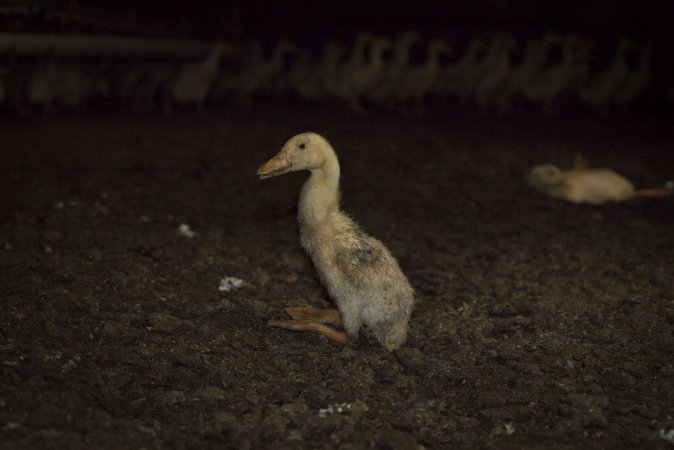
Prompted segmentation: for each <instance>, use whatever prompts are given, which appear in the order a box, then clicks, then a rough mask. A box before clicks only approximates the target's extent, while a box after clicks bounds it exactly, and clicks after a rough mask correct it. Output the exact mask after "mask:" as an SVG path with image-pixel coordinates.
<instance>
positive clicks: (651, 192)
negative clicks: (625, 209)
mask: <svg viewBox="0 0 674 450" xmlns="http://www.w3.org/2000/svg"><path fill="white" fill-rule="evenodd" d="M527 182H528V183H529V185H530V186H531V187H533V188H534V189H536V190H538V191H540V192H542V193H544V194H547V195H549V196H551V197H555V198H559V199H562V200H566V201H569V202H573V203H590V204H593V205H600V204H602V203H606V202H622V201H625V200H631V199H634V198H638V197H668V196H671V195H674V189H669V188H654V189H638V190H636V189H634V185H633V184H632V182H631V181H629V180H628V179H627V178H625V177H623V176H622V175H620V174H618V173H616V172H614V171H613V170H611V169H588V168H587V161H586V160H585V159H584V158H582V157H578V156H577V157H576V160H575V162H574V169H573V170H561V169H560V168H559V167H557V166H555V165H552V164H546V165H543V166H537V167H534V168H533V169H531V171H530V172H529V174H528V175H527Z"/></svg>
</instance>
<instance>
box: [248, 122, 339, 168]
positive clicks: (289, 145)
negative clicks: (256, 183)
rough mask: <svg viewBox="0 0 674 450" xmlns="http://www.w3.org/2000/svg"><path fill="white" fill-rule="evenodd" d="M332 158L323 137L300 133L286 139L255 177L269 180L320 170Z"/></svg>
mask: <svg viewBox="0 0 674 450" xmlns="http://www.w3.org/2000/svg"><path fill="white" fill-rule="evenodd" d="M334 158H335V153H334V150H333V149H332V146H331V145H330V143H328V141H327V140H326V139H325V138H324V137H323V136H321V135H319V134H316V133H311V132H307V133H301V134H298V135H296V136H293V137H292V138H290V139H288V141H287V142H286V143H285V144H284V145H283V147H282V148H281V150H280V151H279V152H278V153H277V154H276V156H274V157H273V158H272V159H270V160H269V161H267V162H266V163H264V164H263V165H262V166H261V167H260V168H259V169H257V176H258V177H260V178H271V177H275V176H277V175H283V174H284V173H288V172H295V171H298V170H315V169H320V168H321V167H323V166H324V165H325V163H326V162H327V161H329V160H333V159H334Z"/></svg>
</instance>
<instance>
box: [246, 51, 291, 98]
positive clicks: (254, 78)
mask: <svg viewBox="0 0 674 450" xmlns="http://www.w3.org/2000/svg"><path fill="white" fill-rule="evenodd" d="M298 51H299V49H298V48H297V47H296V46H295V45H294V44H292V43H290V42H288V41H281V42H280V43H279V44H278V45H277V46H276V48H275V49H274V53H273V54H272V56H271V58H270V59H268V60H265V59H263V57H262V48H261V46H260V43H259V42H257V41H256V42H253V43H252V45H251V55H250V58H249V60H248V61H247V62H246V63H245V64H244V65H243V67H242V68H241V72H240V73H239V79H238V86H237V88H238V96H239V99H238V100H239V103H242V104H245V103H249V102H250V101H251V98H252V96H253V95H254V94H256V93H259V92H260V91H261V90H262V89H263V88H266V87H268V85H269V84H270V83H271V81H272V80H273V79H274V77H276V76H278V75H279V74H280V73H281V71H282V70H283V63H284V60H285V57H286V55H289V54H294V53H297V52H298Z"/></svg>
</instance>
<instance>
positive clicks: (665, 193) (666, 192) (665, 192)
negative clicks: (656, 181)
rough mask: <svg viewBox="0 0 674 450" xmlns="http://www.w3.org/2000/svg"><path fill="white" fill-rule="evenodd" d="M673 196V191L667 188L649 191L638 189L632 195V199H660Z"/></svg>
mask: <svg viewBox="0 0 674 450" xmlns="http://www.w3.org/2000/svg"><path fill="white" fill-rule="evenodd" d="M671 196H674V189H668V188H651V189H638V190H636V191H635V192H634V194H633V195H632V198H633V197H650V198H661V197H671Z"/></svg>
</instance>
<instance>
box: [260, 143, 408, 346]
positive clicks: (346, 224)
mask: <svg viewBox="0 0 674 450" xmlns="http://www.w3.org/2000/svg"><path fill="white" fill-rule="evenodd" d="M297 170H309V171H310V172H311V176H310V177H309V179H308V180H307V181H306V183H305V184H304V186H303V187H302V192H301V194H300V200H299V207H298V220H299V223H300V241H301V245H302V247H303V248H304V250H305V251H306V252H307V253H308V254H309V256H310V258H311V260H312V262H313V263H314V266H315V267H316V271H317V272H318V274H319V276H320V279H321V281H322V282H323V283H324V285H325V287H326V289H327V291H328V293H329V294H330V296H331V297H332V299H333V300H334V301H335V303H336V305H337V308H338V310H339V319H340V320H339V323H340V324H341V325H342V326H343V328H344V330H345V331H346V335H343V334H340V333H336V332H334V330H332V329H327V330H326V329H325V328H327V327H320V326H317V322H320V320H318V319H316V318H315V316H314V318H313V319H312V318H310V320H307V318H308V317H309V316H311V313H307V309H305V310H303V311H302V314H297V315H296V314H293V312H292V311H293V308H288V312H289V313H290V314H291V315H293V317H294V318H295V320H290V321H273V322H272V325H276V326H281V327H283V328H288V329H293V330H300V331H315V332H319V333H321V334H324V335H326V336H327V337H329V338H331V339H334V340H336V341H339V342H343V343H348V342H349V341H351V340H353V339H355V338H357V336H358V333H359V330H360V329H361V328H365V329H366V331H367V332H369V333H370V334H371V335H372V336H374V337H376V338H377V339H378V340H379V341H380V342H381V343H382V345H383V346H384V347H385V348H386V349H387V350H393V349H396V348H398V347H400V346H401V345H402V344H403V343H404V342H405V340H406V338H407V331H408V322H409V318H410V315H411V313H412V307H413V304H414V295H413V290H412V287H411V286H410V284H409V282H408V280H407V278H406V277H405V275H404V274H403V273H402V271H401V270H400V267H399V266H398V263H397V261H396V260H395V258H394V257H393V256H392V255H391V253H390V252H389V251H388V249H387V248H386V247H385V246H384V244H382V243H381V242H380V241H379V240H377V239H375V238H374V237H372V236H370V235H368V234H366V233H365V232H364V231H363V230H362V229H361V228H360V227H359V226H358V225H357V224H356V222H355V221H353V220H352V219H351V218H350V217H348V216H347V215H346V214H344V213H343V212H342V211H341V210H340V209H339V174H340V170H339V163H338V161H337V156H336V155H335V153H334V150H333V149H332V147H331V146H330V144H329V143H328V142H327V141H326V140H325V139H324V138H323V137H321V136H319V135H318V134H315V133H303V134H299V135H297V136H295V137H293V138H292V139H290V140H289V141H288V142H286V144H285V145H284V146H283V148H282V149H281V151H280V152H279V153H278V154H277V155H276V156H275V157H273V158H272V159H271V160H270V161H269V162H267V163H266V164H264V165H263V166H262V167H261V168H260V169H259V170H258V172H257V173H258V175H259V176H260V177H261V178H268V177H271V176H275V175H281V174H284V173H287V172H290V171H297ZM306 308H310V307H306ZM297 316H301V317H297ZM300 322H301V324H300ZM323 322H327V321H323ZM331 323H334V322H331Z"/></svg>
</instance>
